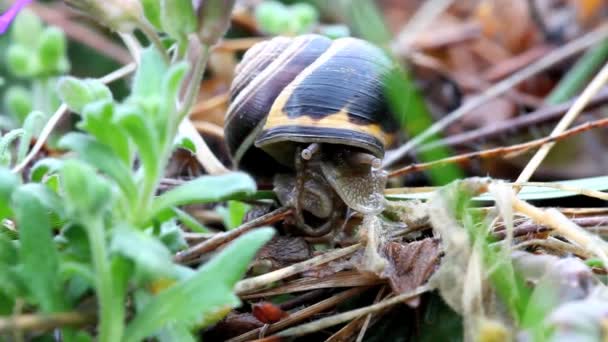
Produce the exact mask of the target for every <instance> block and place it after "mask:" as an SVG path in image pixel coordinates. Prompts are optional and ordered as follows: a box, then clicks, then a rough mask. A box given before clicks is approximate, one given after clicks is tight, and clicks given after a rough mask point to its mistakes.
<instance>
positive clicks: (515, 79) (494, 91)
mask: <svg viewBox="0 0 608 342" xmlns="http://www.w3.org/2000/svg"><path fill="white" fill-rule="evenodd" d="M607 37H608V24H604V25H602V26H600V27H598V28H597V29H596V30H594V31H592V32H590V33H588V34H586V35H584V36H581V37H580V38H578V39H576V40H574V41H572V42H570V43H568V44H566V45H564V46H562V47H560V48H558V49H556V50H555V51H553V52H551V53H548V54H547V55H546V56H545V57H544V58H541V59H540V60H538V61H536V62H534V63H532V64H530V65H529V66H528V67H526V68H524V69H521V70H520V71H519V72H517V73H515V74H513V75H511V76H510V77H508V78H505V79H504V80H502V81H500V82H498V83H496V84H495V85H493V86H492V87H490V88H488V89H487V90H486V91H485V92H484V93H482V94H480V95H479V96H477V97H476V98H473V99H471V100H470V101H467V102H465V103H464V104H463V105H462V106H460V107H459V108H458V109H456V110H454V111H453V112H451V113H450V114H448V115H446V116H445V117H444V118H443V119H441V120H439V121H437V122H435V123H434V124H433V125H431V126H430V127H429V128H428V129H427V130H425V131H424V132H423V133H421V134H419V135H418V136H416V137H414V138H413V139H411V140H410V141H408V142H407V143H406V144H404V145H402V146H401V147H399V148H397V149H395V150H393V151H391V153H390V154H388V155H387V156H386V157H385V159H384V165H383V166H384V167H388V166H391V165H392V164H393V163H395V162H396V161H398V160H399V159H401V158H402V157H403V156H405V155H406V154H407V153H408V152H409V151H410V150H412V149H413V148H414V147H416V146H418V145H420V144H421V143H423V142H424V141H426V140H427V139H428V138H430V137H431V136H433V135H434V134H436V133H438V132H440V131H441V130H443V129H444V128H446V127H447V126H449V125H450V124H452V123H454V122H455V121H457V120H459V119H461V118H462V117H463V116H464V115H466V114H468V113H470V112H471V111H472V110H473V109H475V108H477V107H479V106H481V105H482V104H484V103H486V102H487V101H489V100H491V99H493V98H495V97H496V96H499V95H502V94H504V93H505V92H507V91H508V90H510V89H511V88H513V87H514V86H515V85H517V84H518V83H520V82H522V81H524V80H526V79H528V78H529V77H531V76H533V75H535V74H537V73H539V72H540V71H542V70H545V69H546V68H548V67H550V66H552V65H554V64H556V63H558V62H560V61H562V60H564V59H566V58H568V57H570V56H572V55H574V54H576V53H578V52H580V51H582V50H584V49H586V48H588V47H590V46H593V45H595V44H598V43H599V42H601V41H602V40H604V39H605V38H607ZM526 180H527V179H526Z"/></svg>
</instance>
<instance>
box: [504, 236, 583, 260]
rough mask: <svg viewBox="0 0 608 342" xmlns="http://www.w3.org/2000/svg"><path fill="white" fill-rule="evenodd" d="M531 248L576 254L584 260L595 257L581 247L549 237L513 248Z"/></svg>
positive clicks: (563, 253)
mask: <svg viewBox="0 0 608 342" xmlns="http://www.w3.org/2000/svg"><path fill="white" fill-rule="evenodd" d="M531 246H539V247H543V248H545V249H550V250H553V251H555V252H556V253H558V254H559V255H568V254H574V255H578V256H580V257H583V258H592V257H593V255H594V254H593V253H590V252H589V251H588V250H586V249H584V248H583V247H581V246H578V245H574V244H571V243H567V242H564V241H561V240H559V239H556V238H554V237H549V238H547V239H530V240H526V241H523V242H521V243H518V244H517V245H515V246H513V250H518V249H525V248H527V247H531Z"/></svg>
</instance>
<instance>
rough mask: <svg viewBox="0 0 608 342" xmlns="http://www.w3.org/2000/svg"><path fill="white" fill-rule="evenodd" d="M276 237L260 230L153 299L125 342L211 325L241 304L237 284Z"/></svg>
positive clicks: (129, 329) (127, 335)
mask: <svg viewBox="0 0 608 342" xmlns="http://www.w3.org/2000/svg"><path fill="white" fill-rule="evenodd" d="M273 234H274V231H273V230H272V229H271V228H260V229H257V230H255V231H252V232H249V233H247V234H245V235H243V236H241V237H240V238H238V239H237V240H236V241H234V242H232V243H231V244H230V245H228V247H226V248H225V249H223V250H222V251H221V252H220V253H219V254H218V255H217V256H215V257H214V258H213V259H211V260H210V261H209V262H207V263H206V264H205V265H203V266H202V267H201V268H199V269H198V271H197V272H196V274H195V275H194V276H192V277H190V278H188V279H186V280H183V281H181V282H179V283H177V284H175V285H174V286H172V287H170V288H168V289H167V290H165V291H163V292H161V293H160V294H159V295H157V296H156V297H153V298H152V299H151V300H150V301H148V303H147V304H146V305H144V307H143V308H142V309H141V311H140V312H138V314H137V315H136V316H135V318H134V319H133V320H132V321H131V323H129V325H128V326H127V329H126V331H125V338H124V341H125V342H135V341H141V340H142V339H143V338H145V337H147V336H150V335H152V334H154V333H155V332H158V331H159V330H160V329H161V328H164V327H167V326H168V325H169V324H176V323H177V324H185V325H191V324H193V323H194V322H197V321H200V320H202V321H203V322H205V323H207V324H209V323H211V322H212V321H214V320H217V319H218V318H221V317H223V316H222V315H221V314H222V313H227V312H228V310H229V309H230V308H233V307H235V306H238V305H240V300H239V298H238V297H237V296H236V295H235V294H234V293H233V288H234V285H235V284H236V282H237V281H238V280H239V279H241V277H242V276H243V275H244V274H245V271H246V270H247V267H248V264H249V262H250V261H251V259H252V258H253V256H254V255H255V253H256V252H257V250H258V249H259V248H260V247H261V246H262V245H264V244H265V243H266V242H267V241H268V240H270V238H271V237H272V235H273ZM218 316H219V317H218Z"/></svg>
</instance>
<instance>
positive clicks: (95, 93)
mask: <svg viewBox="0 0 608 342" xmlns="http://www.w3.org/2000/svg"><path fill="white" fill-rule="evenodd" d="M57 92H58V93H59V97H60V98H61V100H62V101H63V102H65V104H67V106H68V108H70V110H72V111H74V112H76V113H82V111H83V109H84V107H85V106H86V105H87V104H89V103H91V102H95V101H97V100H112V93H111V92H110V89H109V88H108V87H106V86H105V84H103V83H101V82H100V81H99V80H96V79H84V80H81V79H78V78H75V77H70V76H67V77H62V78H60V79H59V81H58V82H57Z"/></svg>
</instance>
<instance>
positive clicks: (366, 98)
mask: <svg viewBox="0 0 608 342" xmlns="http://www.w3.org/2000/svg"><path fill="white" fill-rule="evenodd" d="M392 68H393V65H392V63H391V61H390V59H389V58H387V57H386V56H385V55H384V53H383V52H382V51H381V50H380V49H378V48H377V47H375V46H374V45H372V44H370V43H368V42H366V41H363V40H360V39H356V38H341V39H337V40H334V41H332V40H330V39H328V38H326V37H323V36H319V35H304V36H299V37H296V38H286V37H277V38H274V39H272V40H269V41H266V42H262V43H258V44H256V45H255V46H253V47H252V48H251V49H249V50H248V51H247V53H246V54H245V55H244V57H243V60H242V61H241V63H240V64H239V65H238V67H237V69H236V73H235V74H236V75H235V79H234V81H233V84H232V87H231V91H230V100H231V104H230V107H229V109H228V113H227V116H226V120H225V137H226V142H227V145H228V148H229V151H230V153H231V155H232V158H233V161H234V163H235V166H236V167H238V168H241V169H244V170H247V171H249V172H251V173H253V174H257V175H272V174H275V173H277V172H281V171H284V170H285V169H286V168H293V156H294V153H295V148H296V146H298V145H300V146H301V145H302V144H310V143H323V144H333V145H344V146H348V147H352V148H354V149H358V150H362V151H366V152H368V153H371V154H372V155H374V156H376V157H378V158H382V157H383V156H384V148H385V145H386V144H387V141H388V139H389V135H390V132H391V128H393V127H395V125H394V124H393V121H392V116H391V115H389V113H388V108H387V104H386V100H385V97H384V77H385V76H386V75H387V74H388V73H389V72H390V71H391V69H392Z"/></svg>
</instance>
